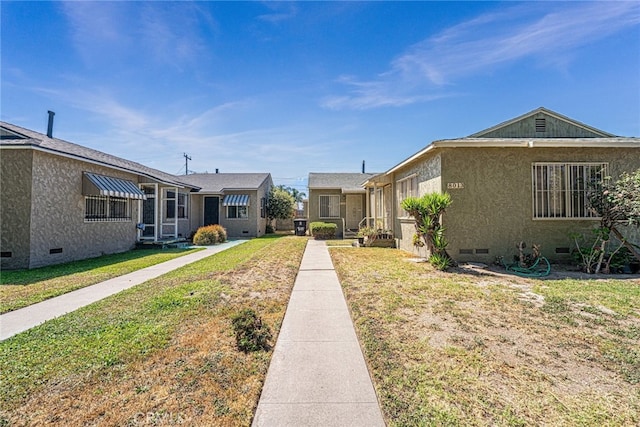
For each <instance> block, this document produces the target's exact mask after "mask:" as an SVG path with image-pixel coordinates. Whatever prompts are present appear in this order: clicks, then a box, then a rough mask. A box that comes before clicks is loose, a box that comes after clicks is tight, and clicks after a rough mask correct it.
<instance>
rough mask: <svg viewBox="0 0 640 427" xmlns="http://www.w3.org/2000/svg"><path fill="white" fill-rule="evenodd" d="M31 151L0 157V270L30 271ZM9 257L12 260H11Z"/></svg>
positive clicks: (6, 154)
mask: <svg viewBox="0 0 640 427" xmlns="http://www.w3.org/2000/svg"><path fill="white" fill-rule="evenodd" d="M32 157H33V151H31V150H9V149H5V150H2V152H1V154H0V224H1V229H0V234H1V239H2V240H1V243H0V249H1V250H2V252H3V253H6V255H7V256H6V257H2V258H0V268H3V269H4V268H7V269H17V268H27V267H29V243H30V238H31V235H30V231H29V230H30V228H31V169H32V168H31V164H32ZM9 254H10V256H9Z"/></svg>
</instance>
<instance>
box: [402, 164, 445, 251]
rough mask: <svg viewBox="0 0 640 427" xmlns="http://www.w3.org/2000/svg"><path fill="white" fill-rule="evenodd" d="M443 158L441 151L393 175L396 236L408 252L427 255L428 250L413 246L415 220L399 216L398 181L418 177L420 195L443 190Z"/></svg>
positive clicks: (403, 248)
mask: <svg viewBox="0 0 640 427" xmlns="http://www.w3.org/2000/svg"><path fill="white" fill-rule="evenodd" d="M441 169H442V158H441V155H440V153H434V154H433V155H430V156H428V157H425V158H423V159H422V160H420V161H416V162H413V163H411V164H409V165H407V166H406V167H404V168H402V169H400V170H398V171H397V172H396V173H395V174H394V175H393V176H392V178H393V199H394V209H393V211H394V216H395V225H394V232H395V237H396V239H398V247H399V248H400V249H402V250H405V251H407V252H412V253H414V254H416V255H418V256H425V255H426V251H425V250H424V249H421V248H416V247H415V246H413V235H414V234H415V232H416V229H415V225H414V222H413V221H412V220H411V219H409V218H399V217H398V206H397V204H398V201H397V198H398V194H397V185H396V183H397V182H398V181H400V180H402V179H404V178H407V177H409V176H411V175H414V174H415V175H417V177H418V195H419V196H421V195H423V194H427V193H433V192H436V191H442V180H441Z"/></svg>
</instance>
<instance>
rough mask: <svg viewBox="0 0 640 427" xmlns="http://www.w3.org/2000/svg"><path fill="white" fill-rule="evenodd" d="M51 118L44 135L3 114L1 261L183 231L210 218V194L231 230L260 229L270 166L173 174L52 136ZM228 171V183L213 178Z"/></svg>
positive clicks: (17, 262)
mask: <svg viewBox="0 0 640 427" xmlns="http://www.w3.org/2000/svg"><path fill="white" fill-rule="evenodd" d="M51 128H52V126H51V122H50V126H49V131H48V132H47V135H45V134H41V133H38V132H35V131H32V130H29V129H25V128H22V127H19V126H16V125H12V124H9V123H6V122H0V223H1V233H2V234H1V242H0V248H1V251H0V252H1V253H0V255H1V256H0V268H3V269H18V268H35V267H40V266H44V265H49V264H57V263H62V262H68V261H73V260H78V259H85V258H90V257H95V256H99V255H102V254H108V253H117V252H123V251H127V250H129V249H131V248H133V247H134V246H135V245H136V243H137V242H161V241H168V240H180V239H184V238H187V237H189V236H191V235H192V234H193V233H194V232H195V231H196V230H197V229H198V227H200V226H202V225H205V224H208V223H209V221H213V220H215V219H216V216H215V215H213V213H212V212H213V211H214V209H215V208H214V207H213V204H214V203H213V202H218V204H219V209H218V212H222V214H221V215H220V216H219V217H218V219H219V220H220V224H221V225H223V226H225V227H227V228H228V231H229V236H230V237H252V236H259V235H261V234H263V233H264V226H263V221H262V219H261V208H262V207H261V203H264V202H263V201H262V200H261V198H263V197H264V194H265V192H268V188H267V187H269V186H270V185H271V177H270V175H269V174H258V175H260V177H259V178H258V179H256V178H255V177H253V176H239V175H238V174H219V176H217V177H215V178H212V179H207V177H206V176H205V177H201V176H197V177H196V176H194V177H191V176H175V175H171V174H167V173H164V172H162V171H159V170H157V169H153V168H149V167H146V166H144V165H141V164H139V163H136V162H132V161H129V160H126V159H122V158H119V157H116V156H112V155H109V154H106V153H103V152H100V151H97V150H93V149H90V148H87V147H83V146H81V145H77V144H74V143H70V142H67V141H63V140H61V139H58V138H54V137H53V136H52V135H51ZM225 176H227V178H225ZM225 179H227V181H224V182H227V183H228V184H231V185H226V184H223V185H221V186H217V185H216V184H215V183H216V182H223V180H225ZM244 179H246V180H247V182H248V184H247V183H242V181H243V180H244ZM258 181H259V182H258ZM196 182H202V185H203V187H200V186H199V185H198V184H197V183H196ZM200 190H204V191H203V193H199V191H200ZM195 194H198V195H197V196H194V195H195ZM227 196H229V197H227ZM233 196H236V197H233ZM209 197H211V198H209ZM207 215H208V216H207ZM241 224H242V225H241Z"/></svg>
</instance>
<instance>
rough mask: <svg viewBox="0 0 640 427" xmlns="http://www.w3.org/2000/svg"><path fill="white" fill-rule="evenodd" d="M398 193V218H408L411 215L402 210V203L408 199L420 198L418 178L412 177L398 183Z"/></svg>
mask: <svg viewBox="0 0 640 427" xmlns="http://www.w3.org/2000/svg"><path fill="white" fill-rule="evenodd" d="M396 185H397V192H398V216H400V217H407V216H409V213H408V212H407V211H405V210H404V209H402V201H403V200H404V199H406V198H407V197H418V176H417V175H412V176H410V177H408V178H404V179H402V180H400V181H398V182H397V183H396Z"/></svg>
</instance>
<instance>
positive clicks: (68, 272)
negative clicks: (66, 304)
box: [0, 249, 202, 313]
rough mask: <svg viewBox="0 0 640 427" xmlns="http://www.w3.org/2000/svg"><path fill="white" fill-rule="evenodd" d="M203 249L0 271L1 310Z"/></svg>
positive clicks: (140, 252)
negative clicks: (0, 272)
mask: <svg viewBox="0 0 640 427" xmlns="http://www.w3.org/2000/svg"><path fill="white" fill-rule="evenodd" d="M199 250H202V249H165V250H162V251H159V250H157V251H156V250H133V251H128V252H124V253H121V254H113V255H104V256H101V257H97V258H91V259H87V260H82V261H74V262H69V263H65V264H58V265H52V266H47V267H42V268H35V269H32V270H6V271H3V272H2V274H1V275H0V313H6V312H8V311H13V310H17V309H19V308H23V307H27V306H29V305H31V304H35V303H38V302H41V301H44V300H46V299H49V298H53V297H57V296H58V295H62V294H66V293H67V292H71V291H75V290H76V289H80V288H84V287H85V286H90V285H95V284H96V283H100V282H103V281H105V280H109V279H112V278H114V277H118V276H122V275H123V274H127V273H131V272H133V271H136V270H140V269H142V268H146V267H150V266H152V265H156V264H160V263H161V262H165V261H169V260H171V259H174V258H178V257H181V256H184V255H187V254H190V253H193V252H196V251H199Z"/></svg>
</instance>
